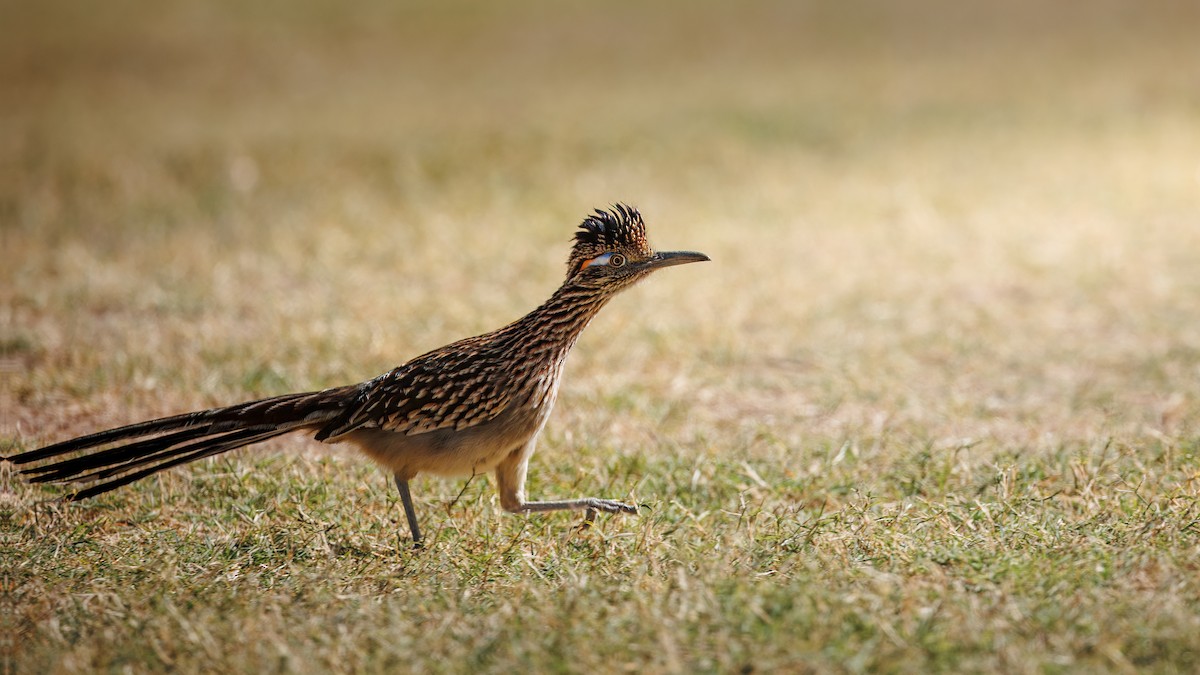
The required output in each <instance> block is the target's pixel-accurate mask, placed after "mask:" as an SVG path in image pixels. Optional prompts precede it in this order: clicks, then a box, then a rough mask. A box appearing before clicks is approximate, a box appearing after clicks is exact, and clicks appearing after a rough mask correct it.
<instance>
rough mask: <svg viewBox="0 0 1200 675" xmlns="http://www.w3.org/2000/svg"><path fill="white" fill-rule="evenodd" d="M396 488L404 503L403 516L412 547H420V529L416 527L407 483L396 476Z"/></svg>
mask: <svg viewBox="0 0 1200 675" xmlns="http://www.w3.org/2000/svg"><path fill="white" fill-rule="evenodd" d="M396 487H397V488H399V489H400V501H401V502H403V503H404V516H405V517H406V518H408V531H409V532H411V533H412V538H413V547H414V548H420V547H421V528H420V527H419V526H418V525H417V512H416V510H415V509H413V501H412V494H410V493H409V491H408V481H407V480H405V479H404V478H401V477H400V474H396Z"/></svg>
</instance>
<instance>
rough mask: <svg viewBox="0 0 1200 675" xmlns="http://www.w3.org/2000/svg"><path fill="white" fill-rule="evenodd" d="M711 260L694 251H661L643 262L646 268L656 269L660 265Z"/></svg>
mask: <svg viewBox="0 0 1200 675" xmlns="http://www.w3.org/2000/svg"><path fill="white" fill-rule="evenodd" d="M708 260H712V258H709V257H708V256H706V255H704V254H703V253H697V252H695V251H661V252H659V253H655V254H654V255H653V256H651V258H650V259H649V260H647V261H646V262H645V265H646V267H647V268H649V269H652V270H656V269H659V268H661V267H673V266H675V265H686V264H687V263H694V262H706V261H708Z"/></svg>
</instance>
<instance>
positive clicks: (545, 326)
mask: <svg viewBox="0 0 1200 675" xmlns="http://www.w3.org/2000/svg"><path fill="white" fill-rule="evenodd" d="M611 297H612V294H611V293H607V292H604V291H602V290H598V289H595V288H589V287H586V286H581V285H578V284H571V283H566V284H563V285H562V286H560V287H559V289H558V290H557V291H555V292H554V295H551V296H550V299H549V300H547V301H546V302H544V303H542V305H541V306H540V307H538V308H537V309H535V310H533V311H532V312H530V313H529V314H526V315H525V316H524V317H522V318H520V319H518V320H517V321H516V322H515V323H513V324H511V325H510V326H509V329H510V331H506V332H509V333H510V335H512V336H513V337H514V338H516V339H519V340H521V341H522V342H524V344H523V345H521V347H522V348H523V349H525V350H527V351H535V352H540V353H543V354H545V355H547V356H552V357H556V358H562V357H565V356H566V353H567V352H568V351H570V349H571V347H572V346H573V345H574V344H575V341H576V340H577V339H579V334H580V333H582V332H583V329H584V328H586V327H587V325H588V323H589V322H591V320H592V317H594V316H596V313H597V312H599V311H600V308H601V307H603V306H604V305H605V304H606V303H607V302H608V301H609V299H610V298H611Z"/></svg>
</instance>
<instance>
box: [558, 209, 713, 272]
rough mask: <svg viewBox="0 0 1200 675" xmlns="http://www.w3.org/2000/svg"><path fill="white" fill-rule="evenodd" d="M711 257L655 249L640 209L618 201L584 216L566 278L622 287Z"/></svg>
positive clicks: (701, 254) (690, 252)
mask: <svg viewBox="0 0 1200 675" xmlns="http://www.w3.org/2000/svg"><path fill="white" fill-rule="evenodd" d="M705 260H709V257H708V256H706V255H704V254H703V253H696V252H694V251H660V252H655V251H654V249H652V248H650V242H648V241H647V240H646V225H645V223H643V222H642V214H640V213H638V211H637V209H635V208H633V207H632V206H626V205H624V204H616V205H614V206H613V207H612V209H611V210H608V211H603V210H601V209H596V212H595V213H593V214H592V215H590V216H588V217H587V218H585V219H584V221H583V222H582V223H580V225H579V231H578V232H576V233H575V245H574V246H573V247H572V248H571V257H570V258H569V259H568V260H567V281H568V282H570V283H577V284H581V285H586V286H593V287H598V288H605V289H612V290H614V291H615V290H620V289H622V288H624V287H626V286H628V285H630V284H633V283H635V282H637V281H639V280H641V279H643V278H645V277H646V276H647V275H649V274H650V273H651V272H653V271H654V270H657V269H661V268H663V267H671V266H673V265H682V264H684V263H690V262H702V261H705Z"/></svg>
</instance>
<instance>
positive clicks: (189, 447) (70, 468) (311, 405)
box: [8, 386, 357, 500]
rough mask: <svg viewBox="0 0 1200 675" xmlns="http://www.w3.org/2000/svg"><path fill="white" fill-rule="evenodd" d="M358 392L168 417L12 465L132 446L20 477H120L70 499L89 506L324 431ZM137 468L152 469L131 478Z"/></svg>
mask: <svg viewBox="0 0 1200 675" xmlns="http://www.w3.org/2000/svg"><path fill="white" fill-rule="evenodd" d="M356 391H357V387H354V386H351V387H339V388H336V389H326V390H325V391H319V392H312V393H305V394H289V395H287V396H277V397H275V398H268V399H263V400H260V401H251V402H249V403H242V404H240V405H235V406H230V407H228V408H214V409H212V410H202V411H200V412H194V413H187V414H184V415H175V416H172V417H164V418H162V419H157V420H150V421H148V422H140V423H138V424H131V425H129V426H124V427H118V428H116V429H109V430H107V431H101V432H99V433H95V434H90V435H87V436H81V437H79V438H73V439H71V440H68V441H63V442H61V443H56V444H54V445H50V446H47V447H45V448H41V449H38V450H31V451H29V452H24V453H21V454H19V455H15V456H13V457H9V458H8V460H9V461H11V462H13V463H14V464H27V463H29V462H36V461H38V460H41V459H46V458H50V457H59V456H62V455H65V454H68V453H71V452H75V451H78V450H86V449H88V448H97V447H101V446H105V445H109V444H111V443H115V442H118V441H131V442H127V443H125V444H123V445H117V446H116V447H112V448H107V449H102V450H98V451H94V452H91V453H90V454H85V455H82V456H79V457H73V458H70V459H62V460H59V461H56V462H51V463H49V464H45V465H43V466H36V467H30V468H27V469H23V470H22V471H21V473H22V474H25V475H28V476H30V478H29V480H30V482H34V483H75V482H93V481H98V480H103V479H107V478H112V477H113V476H118V477H117V478H115V479H113V480H109V481H107V482H104V483H100V484H97V485H93V486H90V487H88V488H86V489H84V490H80V491H79V492H76V493H75V494H73V495H71V496H70V497H68V499H70V500H79V499H85V498H87V497H91V496H94V495H98V494H101V493H104V492H108V491H109V490H112V489H115V488H118V487H120V486H122V485H126V484H128V483H132V482H133V481H135V480H138V479H139V478H144V477H146V476H149V475H150V474H152V473H156V472H158V471H163V470H165V469H169V468H171V467H173V466H178V465H180V464H184V463H187V462H191V461H194V460H197V459H201V458H204V457H211V456H212V455H217V454H220V453H223V452H228V451H230V450H235V449H237V448H240V447H242V446H246V445H250V444H252V443H258V442H261V441H265V440H267V439H269V438H274V437H276V436H282V435H283V434H286V433H289V432H292V431H296V430H299V429H304V428H311V427H314V426H319V425H321V424H323V423H325V422H327V421H328V420H329V419H331V418H333V417H335V416H336V415H338V414H339V413H340V412H341V411H342V408H343V407H344V406H345V405H346V404H347V403H348V402H349V401H351V400H353V397H354V394H355V392H356ZM147 465H149V466H147ZM138 467H146V468H143V469H140V470H138V471H133V469H136V468H138Z"/></svg>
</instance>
